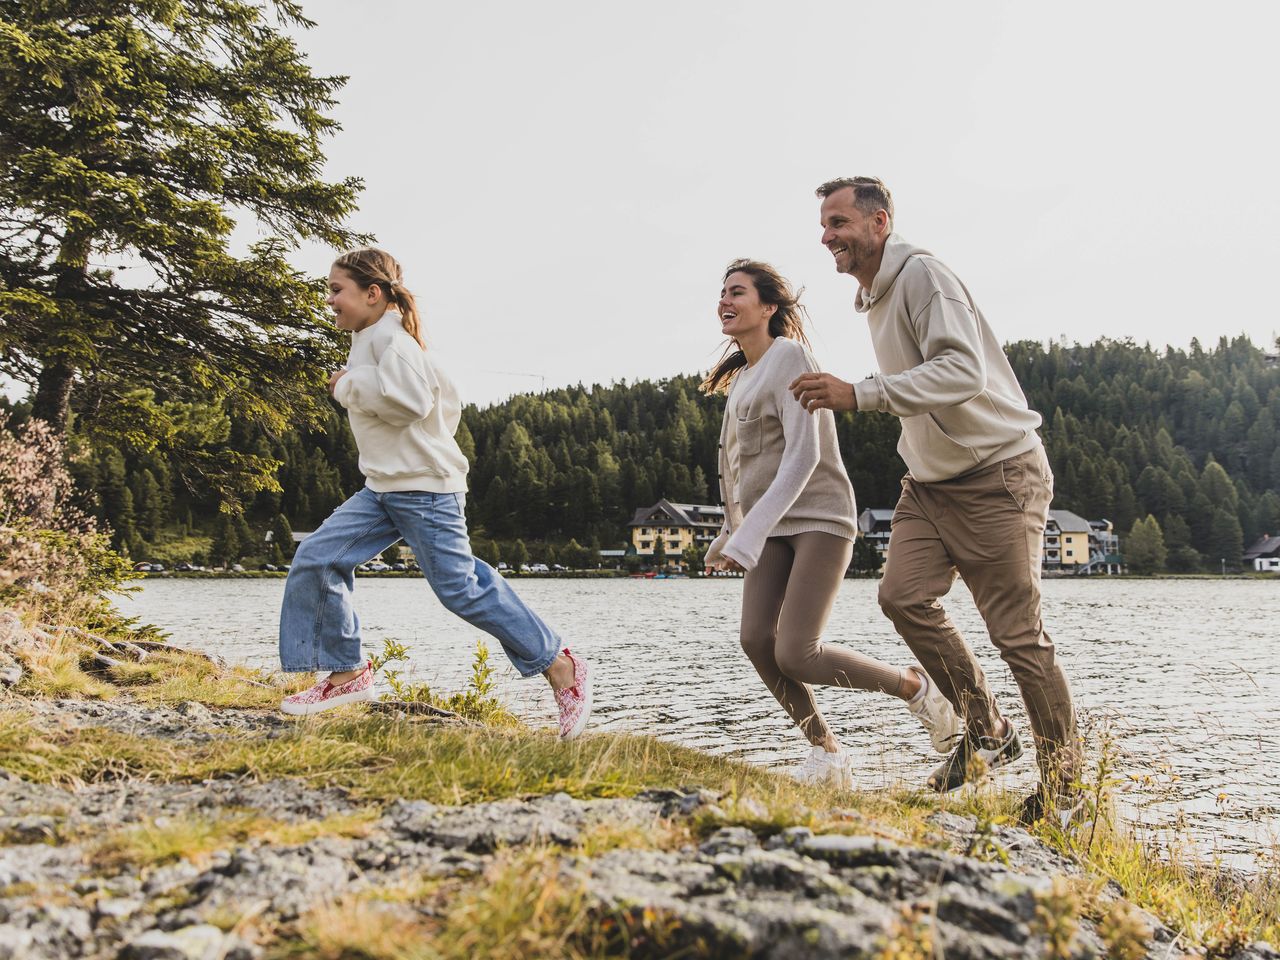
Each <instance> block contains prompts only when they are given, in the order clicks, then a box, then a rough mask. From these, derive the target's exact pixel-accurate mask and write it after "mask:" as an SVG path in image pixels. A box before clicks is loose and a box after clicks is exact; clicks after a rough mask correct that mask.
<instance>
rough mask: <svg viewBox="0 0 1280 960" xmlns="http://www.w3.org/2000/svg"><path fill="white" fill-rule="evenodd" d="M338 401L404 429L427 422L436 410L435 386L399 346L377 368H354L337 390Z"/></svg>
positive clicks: (392, 346) (385, 353) (390, 349)
mask: <svg viewBox="0 0 1280 960" xmlns="http://www.w3.org/2000/svg"><path fill="white" fill-rule="evenodd" d="M333 396H334V399H335V400H337V401H338V402H339V403H340V404H342V405H343V406H344V407H346V408H347V409H348V410H355V411H358V412H360V413H366V414H369V415H370V416H374V417H377V418H378V419H379V420H384V421H386V422H387V423H389V424H391V425H393V426H397V427H404V426H408V425H409V424H411V423H416V422H417V421H419V420H425V419H426V418H427V416H428V415H429V414H430V413H431V410H432V408H433V407H434V406H435V393H434V391H433V390H432V388H431V384H430V383H429V382H428V381H427V379H426V377H425V376H424V375H423V373H422V370H421V368H420V367H418V366H417V365H416V364H414V363H412V362H410V361H409V360H408V359H407V358H405V357H404V356H403V355H402V354H401V353H400V350H399V348H398V346H397V345H396V344H395V343H391V344H389V345H388V346H387V348H386V349H385V350H384V351H383V352H382V356H381V357H379V358H378V362H377V363H376V364H372V363H371V364H365V365H361V366H358V367H353V368H351V369H350V370H348V371H347V373H346V375H345V376H344V377H342V378H341V379H339V380H338V383H337V385H336V386H335V387H334V388H333Z"/></svg>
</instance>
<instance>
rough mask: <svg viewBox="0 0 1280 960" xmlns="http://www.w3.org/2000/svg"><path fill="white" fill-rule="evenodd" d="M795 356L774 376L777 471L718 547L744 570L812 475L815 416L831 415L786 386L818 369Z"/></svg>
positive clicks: (754, 560)
mask: <svg viewBox="0 0 1280 960" xmlns="http://www.w3.org/2000/svg"><path fill="white" fill-rule="evenodd" d="M797 356H798V357H799V362H798V363H796V364H788V365H787V366H788V368H789V372H779V375H778V377H777V380H778V387H777V388H776V390H777V393H776V402H777V404H778V416H779V418H780V419H781V420H782V436H783V443H784V444H785V446H784V448H783V451H782V459H781V461H780V462H779V463H778V472H777V473H776V474H775V475H774V478H773V482H772V483H770V484H769V489H767V490H766V491H765V492H764V495H763V496H762V497H761V498H760V499H759V500H758V501H756V504H755V506H753V507H752V508H751V510H750V512H749V513H748V514H747V515H746V516H745V517H743V518H742V525H741V526H739V527H738V529H737V530H736V531H734V532H733V533H732V534H731V535H730V536H729V539H728V542H727V543H725V545H724V546H723V547H722V548H721V549H720V553H721V554H722V555H723V556H726V557H731V558H733V559H734V560H736V561H738V563H740V564H741V565H742V568H743V569H744V570H750V569H751V568H752V567H754V566H755V565H756V564H757V563H758V562H759V561H760V553H761V551H763V550H764V542H765V541H766V540H767V539H769V534H770V533H772V532H773V528H774V527H776V526H777V525H778V521H779V520H781V519H782V518H783V516H784V515H785V514H786V512H787V511H788V510H789V509H791V505H792V504H793V503H795V502H796V499H797V498H798V497H799V496H800V494H801V492H802V491H803V490H804V486H805V484H806V483H808V482H809V478H810V477H811V476H813V471H814V470H816V469H817V467H818V457H819V447H818V417H820V416H832V414H831V412H830V411H829V410H824V411H819V412H818V413H814V414H810V413H809V412H808V411H807V410H805V408H804V407H802V406H800V401H799V400H797V399H796V398H795V397H793V396H792V395H791V391H790V390H788V389H787V385H788V384H789V383H790V382H791V381H792V380H794V379H795V378H796V377H797V376H799V375H800V374H801V373H804V372H806V371H808V372H814V371H816V370H817V366H816V364H812V363H810V362H809V361H808V360H807V358H805V356H804V355H803V354H797Z"/></svg>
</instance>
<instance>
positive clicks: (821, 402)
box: [787, 373, 858, 413]
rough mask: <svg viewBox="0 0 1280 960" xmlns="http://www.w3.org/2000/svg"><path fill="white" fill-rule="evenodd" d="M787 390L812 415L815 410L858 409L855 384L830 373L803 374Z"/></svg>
mask: <svg viewBox="0 0 1280 960" xmlns="http://www.w3.org/2000/svg"><path fill="white" fill-rule="evenodd" d="M787 389H788V390H790V391H791V393H792V395H793V396H794V397H795V398H796V399H797V400H799V401H800V405H801V406H802V407H804V408H805V409H806V410H808V411H809V412H810V413H813V411H815V410H857V409H858V398H857V396H855V394H854V392H853V384H852V383H845V382H844V381H843V380H841V379H840V378H839V377H835V376H832V375H831V374H829V373H802V374H800V376H798V377H796V378H795V380H793V381H792V382H791V386H790V387H788V388H787Z"/></svg>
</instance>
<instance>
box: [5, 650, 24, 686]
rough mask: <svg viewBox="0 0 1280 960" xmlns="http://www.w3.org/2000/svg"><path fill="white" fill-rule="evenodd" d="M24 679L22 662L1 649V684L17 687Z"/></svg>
mask: <svg viewBox="0 0 1280 960" xmlns="http://www.w3.org/2000/svg"><path fill="white" fill-rule="evenodd" d="M21 680H22V664H20V663H19V662H18V661H17V660H16V659H14V658H13V657H11V656H9V654H7V653H5V652H4V651H3V650H0V686H5V687H16V686H17V685H18V683H19V682H20V681H21Z"/></svg>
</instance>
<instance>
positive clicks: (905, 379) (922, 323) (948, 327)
mask: <svg viewBox="0 0 1280 960" xmlns="http://www.w3.org/2000/svg"><path fill="white" fill-rule="evenodd" d="M907 322H909V323H910V324H911V327H912V328H913V334H914V339H915V341H916V342H917V343H918V344H919V345H920V353H921V354H922V355H923V357H924V362H923V363H919V364H917V365H916V366H914V367H911V368H910V369H908V370H904V371H903V372H902V373H894V374H889V375H885V374H879V373H877V374H876V375H875V376H874V377H871V378H870V379H868V380H863V381H861V382H860V383H857V384H855V385H854V393H855V395H856V397H857V400H858V409H859V410H878V411H880V412H881V413H892V414H893V415H894V416H898V417H914V416H918V415H920V414H923V413H929V412H931V411H933V410H940V409H942V408H943V407H954V406H956V405H957V404H960V403H964V402H965V401H966V400H972V399H973V398H974V397H976V396H977V395H978V394H980V393H981V392H982V391H983V390H985V389H986V387H987V368H986V364H985V363H984V362H983V359H982V344H981V341H980V340H979V336H980V334H979V331H978V323H977V320H976V318H975V317H974V315H973V313H972V311H971V309H970V307H969V305H968V304H967V303H965V302H964V301H962V300H958V299H956V298H954V297H951V296H948V295H947V293H946V292H945V291H942V290H935V291H934V293H933V296H932V297H930V298H929V302H928V303H927V304H926V305H925V307H924V309H923V310H921V311H920V313H919V314H917V315H916V317H915V318H913V319H911V320H909V321H907Z"/></svg>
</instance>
